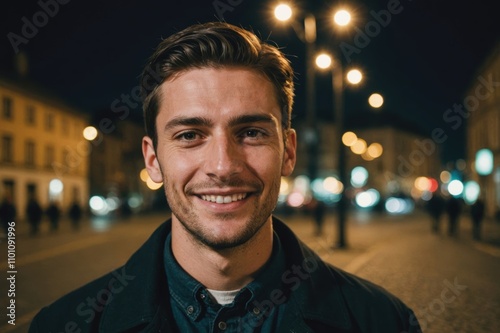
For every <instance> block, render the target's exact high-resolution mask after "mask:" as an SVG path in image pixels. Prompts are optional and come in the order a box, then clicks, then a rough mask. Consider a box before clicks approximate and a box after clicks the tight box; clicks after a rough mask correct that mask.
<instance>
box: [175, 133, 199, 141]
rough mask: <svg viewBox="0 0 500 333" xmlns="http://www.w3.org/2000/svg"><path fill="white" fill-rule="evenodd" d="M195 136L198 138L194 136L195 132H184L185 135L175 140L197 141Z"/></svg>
mask: <svg viewBox="0 0 500 333" xmlns="http://www.w3.org/2000/svg"><path fill="white" fill-rule="evenodd" d="M197 136H198V134H196V133H195V132H185V133H182V134H180V135H179V136H178V137H177V138H178V139H179V140H186V141H192V140H195V139H197Z"/></svg>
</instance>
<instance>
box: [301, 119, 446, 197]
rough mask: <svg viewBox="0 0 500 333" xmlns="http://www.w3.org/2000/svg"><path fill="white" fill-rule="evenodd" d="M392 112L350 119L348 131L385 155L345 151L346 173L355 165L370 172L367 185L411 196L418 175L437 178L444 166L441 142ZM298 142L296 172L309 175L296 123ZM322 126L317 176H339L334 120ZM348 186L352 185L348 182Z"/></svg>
mask: <svg viewBox="0 0 500 333" xmlns="http://www.w3.org/2000/svg"><path fill="white" fill-rule="evenodd" d="M394 119H395V118H394V117H393V116H390V115H371V116H370V117H369V119H368V118H367V119H365V121H363V123H361V122H359V121H358V122H357V121H351V123H352V124H351V125H349V126H348V128H349V129H348V130H347V131H352V132H353V133H355V134H356V136H357V137H358V138H360V139H363V140H364V141H365V142H366V144H367V146H370V145H371V144H374V143H377V144H379V145H380V147H381V148H382V154H381V155H380V156H379V157H377V158H373V159H370V158H366V156H363V155H362V154H355V153H353V152H352V151H351V150H350V148H349V147H344V149H345V150H346V172H347V175H349V173H350V172H351V170H352V169H353V168H354V167H356V166H362V167H364V168H365V169H367V171H368V173H369V178H368V184H367V186H368V187H372V188H375V189H377V190H378V191H379V192H380V193H381V194H382V195H383V196H389V195H394V194H404V195H408V196H409V195H411V193H412V190H413V188H414V184H415V179H416V178H417V177H421V176H423V177H432V178H438V177H439V172H440V169H441V162H440V152H439V145H438V144H436V143H435V141H434V140H432V139H431V138H429V137H427V136H425V135H424V133H423V132H422V131H421V130H419V129H417V128H414V126H411V125H408V124H401V123H395V122H394ZM296 127H297V131H298V136H299V145H298V161H297V168H296V174H307V164H308V163H307V162H308V161H307V159H308V158H309V156H308V151H307V145H306V143H305V142H304V140H301V138H300V137H301V133H302V128H301V126H300V124H297V125H296ZM318 128H319V137H320V140H319V143H318V144H319V149H318V157H317V158H318V162H317V163H318V175H319V176H323V177H325V176H329V175H336V174H337V171H336V170H337V169H338V165H337V163H338V158H337V156H338V143H337V142H336V140H337V139H336V135H335V128H334V124H332V123H327V122H325V123H322V124H319V125H318ZM348 186H349V185H348Z"/></svg>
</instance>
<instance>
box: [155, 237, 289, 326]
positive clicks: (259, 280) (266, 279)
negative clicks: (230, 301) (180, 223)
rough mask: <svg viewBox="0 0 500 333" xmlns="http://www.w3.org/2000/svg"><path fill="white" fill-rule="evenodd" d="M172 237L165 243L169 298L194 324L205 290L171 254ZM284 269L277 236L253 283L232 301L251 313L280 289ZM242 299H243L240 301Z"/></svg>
mask: <svg viewBox="0 0 500 333" xmlns="http://www.w3.org/2000/svg"><path fill="white" fill-rule="evenodd" d="M171 244H172V236H171V234H168V236H167V237H166V240H165V248H164V263H165V271H166V275H167V279H168V283H169V291H170V295H171V296H172V298H173V299H174V300H175V301H176V302H177V303H178V305H179V306H180V307H181V308H182V309H184V310H185V311H186V314H187V315H188V317H190V318H191V319H192V320H196V319H197V318H198V316H199V315H200V314H201V312H202V311H201V310H202V307H203V303H208V302H207V301H208V299H207V295H208V293H207V291H206V289H205V287H204V286H203V285H202V284H201V283H200V282H198V281H197V280H195V279H194V278H193V277H192V276H191V275H189V274H188V273H187V272H186V271H185V270H184V269H183V268H182V267H181V266H180V265H179V263H178V262H177V260H176V259H175V258H174V256H173V253H172V248H171ZM284 269H285V253H284V251H283V249H282V246H281V241H280V239H279V237H278V235H277V234H276V233H274V235H273V249H272V253H271V257H270V258H269V260H268V261H267V262H266V263H265V264H264V266H263V267H262V268H261V269H260V270H259V271H258V272H257V273H256V275H255V278H254V280H253V281H252V282H250V283H249V284H248V285H246V286H245V287H244V288H242V290H241V291H240V293H239V294H238V295H237V296H236V298H235V301H243V300H245V301H246V305H245V307H246V308H247V309H249V310H250V309H253V308H254V306H253V304H252V303H254V302H255V301H257V302H260V301H262V300H268V299H270V298H271V297H272V292H273V291H274V290H276V289H282V288H281V276H282V274H283V271H284ZM242 298H243V299H242Z"/></svg>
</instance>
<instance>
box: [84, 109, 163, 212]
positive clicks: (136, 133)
mask: <svg viewBox="0 0 500 333" xmlns="http://www.w3.org/2000/svg"><path fill="white" fill-rule="evenodd" d="M137 118H140V117H137V116H133V115H132V114H130V115H129V116H127V117H121V118H120V117H119V115H117V114H114V113H113V112H111V111H110V110H104V111H101V112H97V113H96V115H95V116H94V119H93V121H92V123H93V126H94V127H96V128H97V129H98V133H99V134H98V136H97V138H96V139H94V140H93V145H94V149H93V150H92V154H91V155H90V159H91V161H90V194H91V196H100V197H103V198H107V199H108V202H109V199H111V200H115V201H116V203H117V209H118V208H119V207H118V206H121V207H122V208H124V207H127V206H132V207H130V208H131V209H135V208H141V209H143V208H146V207H147V206H148V203H150V202H151V201H152V200H153V198H152V197H153V196H154V194H155V192H154V191H153V190H151V189H150V188H148V187H147V185H146V184H145V182H144V181H142V180H141V178H140V173H141V170H142V169H144V159H143V157H142V148H141V143H142V137H143V136H144V135H145V131H144V127H143V124H142V121H141V119H137ZM159 191H161V190H159Z"/></svg>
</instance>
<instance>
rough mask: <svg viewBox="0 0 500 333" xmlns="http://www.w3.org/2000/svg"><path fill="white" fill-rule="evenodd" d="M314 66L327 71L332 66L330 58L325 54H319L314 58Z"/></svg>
mask: <svg viewBox="0 0 500 333" xmlns="http://www.w3.org/2000/svg"><path fill="white" fill-rule="evenodd" d="M316 66H318V68H321V69H328V68H330V67H331V66H332V57H330V56H329V55H328V54H326V53H321V54H319V55H318V56H317V57H316Z"/></svg>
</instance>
